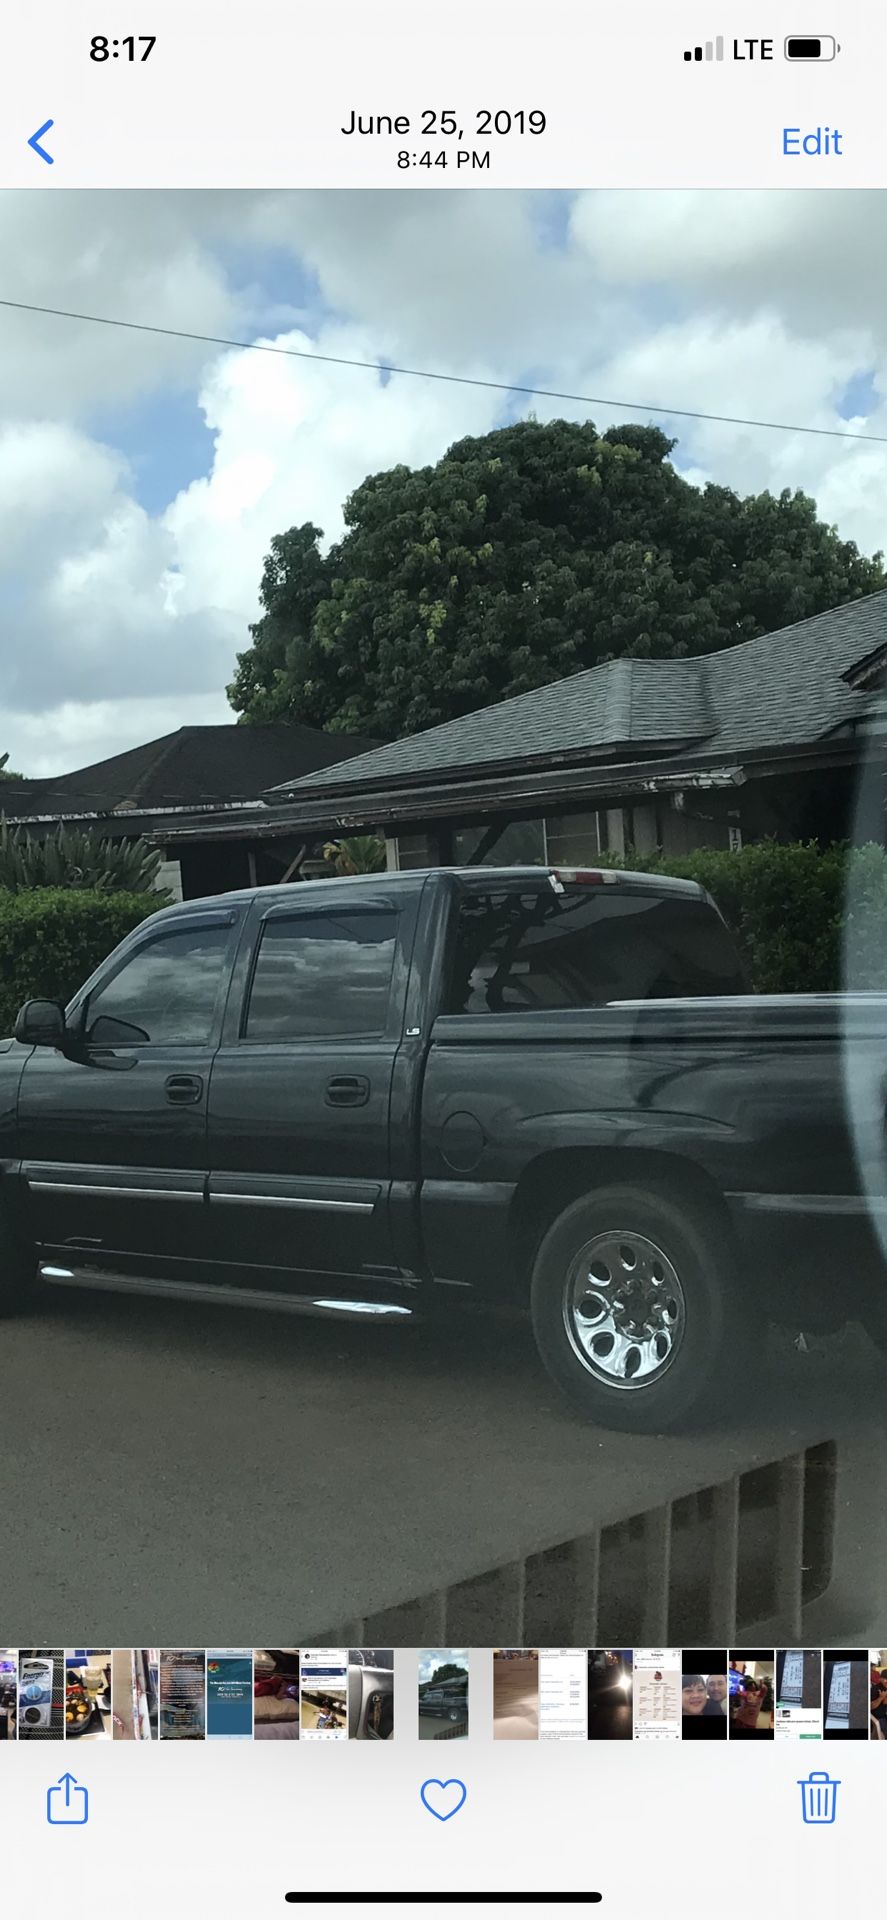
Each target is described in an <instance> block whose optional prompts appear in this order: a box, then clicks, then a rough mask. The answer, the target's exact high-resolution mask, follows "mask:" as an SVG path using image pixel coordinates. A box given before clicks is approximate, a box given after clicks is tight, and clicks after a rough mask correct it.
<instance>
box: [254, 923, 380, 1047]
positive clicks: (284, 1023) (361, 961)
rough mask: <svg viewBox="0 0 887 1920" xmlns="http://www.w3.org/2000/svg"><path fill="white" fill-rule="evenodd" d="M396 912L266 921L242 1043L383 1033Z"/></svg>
mask: <svg viewBox="0 0 887 1920" xmlns="http://www.w3.org/2000/svg"><path fill="white" fill-rule="evenodd" d="M396 934H397V915H396V914H395V913H389V912H384V911H383V912H375V911H372V910H369V909H368V910H367V912H365V913H360V912H352V913H318V914H307V913H304V914H302V913H300V914H299V915H298V916H296V917H294V918H293V919H292V920H289V919H281V920H268V921H267V922H266V924H265V927H264V929H263V932H262V943H261V946H260V948H259V954H258V959H257V961H256V971H255V976H254V979H253V986H252V992H251V994H250V1001H249V1011H248V1014H247V1022H246V1037H247V1039H248V1040H301V1039H304V1038H306V1037H310V1036H311V1035H313V1034H348V1033H355V1034H357V1033H364V1034H374V1033H383V1032H384V1030H385V1025H386V1021H387V1018H388V999H389V994H390V991H391V974H392V969H393V967H394V946H395V939H396Z"/></svg>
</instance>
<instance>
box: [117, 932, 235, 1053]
mask: <svg viewBox="0 0 887 1920" xmlns="http://www.w3.org/2000/svg"><path fill="white" fill-rule="evenodd" d="M230 937H231V935H230V929H229V928H228V927H182V928H181V929H180V930H179V931H178V932H170V933H165V934H161V935H159V936H158V938H157V939H156V940H150V941H148V942H146V944H145V945H144V946H143V947H139V948H138V949H137V951H136V952H135V953H134V954H133V955H132V957H131V958H130V959H129V960H125V961H124V963H123V965H122V967H121V968H120V969H119V971H118V972H117V973H115V974H113V975H112V977H111V979H110V980H108V981H106V982H105V983H104V984H103V985H102V986H99V987H96V989H95V992H94V993H92V994H90V997H89V1002H88V1005H87V1009H86V1036H85V1037H86V1043H87V1045H88V1046H114V1045H118V1046H127V1045H129V1046H137V1045H139V1044H145V1043H146V1042H149V1043H150V1042H153V1044H154V1045H155V1046H170V1045H195V1044H200V1043H205V1042H206V1041H207V1040H209V1039H210V1038H211V1036H212V1031H213V1025H214V1022H215V1017H216V1007H217V1005H218V1000H219V994H220V991H221V988H222V985H223V982H224V981H225V980H227V965H226V961H227V951H228V944H229V941H230Z"/></svg>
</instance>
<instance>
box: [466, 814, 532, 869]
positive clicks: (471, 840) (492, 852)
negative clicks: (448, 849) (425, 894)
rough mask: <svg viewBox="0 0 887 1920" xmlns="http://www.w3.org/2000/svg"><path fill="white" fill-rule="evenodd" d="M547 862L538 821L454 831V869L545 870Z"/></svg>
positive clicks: (489, 823)
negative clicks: (503, 868) (532, 868)
mask: <svg viewBox="0 0 887 1920" xmlns="http://www.w3.org/2000/svg"><path fill="white" fill-rule="evenodd" d="M479 854H480V858H478V855H479ZM546 861H547V855H546V852H545V827H544V825H543V822H542V821H541V820H503V821H502V822H501V825H500V822H498V821H497V820H495V819H494V820H485V821H484V822H483V823H482V825H481V826H472V827H456V828H455V829H454V831H453V865H454V866H456V867H473V866H479V867H544V866H545V865H546Z"/></svg>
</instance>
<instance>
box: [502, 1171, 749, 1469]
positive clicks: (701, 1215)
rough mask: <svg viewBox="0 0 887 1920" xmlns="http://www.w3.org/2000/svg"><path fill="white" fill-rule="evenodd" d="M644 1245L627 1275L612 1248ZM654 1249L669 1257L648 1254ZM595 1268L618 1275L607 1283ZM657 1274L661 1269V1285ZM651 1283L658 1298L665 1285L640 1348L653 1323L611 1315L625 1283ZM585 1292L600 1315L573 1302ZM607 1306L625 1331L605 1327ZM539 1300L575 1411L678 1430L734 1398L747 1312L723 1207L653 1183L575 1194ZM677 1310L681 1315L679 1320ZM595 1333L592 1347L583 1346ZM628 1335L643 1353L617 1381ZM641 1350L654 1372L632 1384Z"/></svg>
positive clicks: (542, 1275)
mask: <svg viewBox="0 0 887 1920" xmlns="http://www.w3.org/2000/svg"><path fill="white" fill-rule="evenodd" d="M633 1240H634V1242H635V1249H634V1250H635V1252H636V1253H637V1254H638V1256H639V1257H638V1258H637V1260H636V1264H635V1270H634V1273H633V1272H632V1269H631V1266H630V1265H629V1266H627V1267H625V1268H624V1270H623V1268H622V1267H621V1266H619V1264H618V1261H617V1260H613V1259H612V1251H613V1249H610V1248H609V1247H608V1243H609V1242H610V1241H612V1242H613V1247H614V1248H615V1250H616V1252H617V1253H620V1254H621V1251H624V1253H625V1255H626V1257H627V1256H629V1255H630V1254H631V1252H632V1242H633ZM595 1242H597V1243H598V1246H599V1247H600V1248H602V1249H603V1255H602V1258H596V1259H595V1260H594V1262H593V1264H591V1265H590V1269H585V1271H586V1272H588V1275H589V1277H588V1280H587V1282H586V1281H585V1280H584V1279H583V1278H582V1275H583V1268H584V1261H585V1256H586V1253H587V1252H589V1254H590V1253H592V1252H594V1249H593V1247H592V1243H595ZM621 1243H624V1244H621ZM651 1247H652V1249H653V1250H654V1253H655V1254H656V1255H658V1256H659V1258H658V1259H656V1258H654V1257H653V1255H652V1254H650V1253H649V1252H648V1251H647V1249H648V1248H651ZM611 1268H613V1269H614V1270H615V1271H611ZM592 1273H595V1274H605V1275H607V1276H608V1277H607V1278H606V1279H604V1280H603V1281H601V1280H599V1279H594V1278H592V1277H591V1276H592ZM635 1274H636V1276H637V1278H635ZM648 1274H649V1275H652V1276H653V1278H652V1281H651V1282H650V1283H649V1284H648V1282H647V1280H646V1279H645V1276H646V1275H648ZM657 1275H662V1278H658V1277H656V1276H657ZM675 1280H676V1281H677V1287H675ZM599 1285H600V1287H601V1292H600V1293H598V1292H597V1291H596V1288H597V1287H598V1286H599ZM645 1285H646V1286H648V1295H649V1286H650V1285H652V1287H653V1288H654V1289H655V1292H654V1293H653V1295H652V1298H653V1301H654V1305H653V1307H652V1308H651V1309H650V1315H651V1320H652V1324H653V1327H654V1333H653V1336H652V1339H648V1340H647V1342H646V1345H645V1344H644V1343H643V1342H642V1341H641V1340H638V1342H637V1344H636V1345H634V1346H633V1345H632V1342H633V1339H634V1330H635V1329H636V1328H637V1327H638V1326H639V1325H640V1324H641V1320H640V1319H639V1320H637V1321H635V1320H632V1319H630V1318H629V1319H628V1320H626V1319H625V1314H626V1312H628V1313H630V1312H631V1310H632V1309H631V1307H630V1306H629V1307H628V1308H627V1309H626V1308H625V1307H624V1305H619V1306H618V1308H616V1309H614V1313H613V1314H612V1315H611V1314H610V1313H609V1302H610V1301H611V1300H612V1299H613V1298H614V1292H613V1289H614V1287H615V1288H616V1289H617V1291H618V1290H620V1289H621V1288H622V1287H623V1286H625V1287H628V1288H629V1289H630V1288H632V1287H634V1286H645ZM583 1288H585V1290H586V1294H585V1298H584V1299H583V1300H582V1303H581V1304H582V1305H583V1306H585V1307H586V1308H587V1310H588V1312H589V1313H590V1314H591V1316H592V1317H591V1318H590V1319H585V1320H583V1319H581V1318H580V1319H579V1321H577V1319H576V1317H575V1315H574V1312H573V1306H574V1304H575V1300H576V1292H577V1289H578V1290H579V1291H580V1292H581V1291H582V1289H583ZM601 1304H603V1306H604V1308H605V1309H606V1310H607V1313H606V1319H610V1320H611V1321H612V1320H613V1319H614V1318H615V1315H616V1313H618V1315H619V1319H618V1324H617V1325H616V1326H615V1329H614V1332H613V1333H608V1330H607V1324H606V1319H605V1320H604V1321H602V1322H601V1323H600V1330H599V1331H598V1330H597V1322H596V1321H595V1318H594V1315H595V1313H596V1312H597V1308H598V1307H599V1306H600V1305H601ZM530 1307H531V1313H532V1321H533V1332H534V1334H535V1337H536V1345H537V1347H538V1349H539V1353H540V1355H541V1358H542V1360H543V1363H544V1365H545V1367H546V1368H547V1370H548V1372H549V1373H550V1375H551V1377H552V1379H553V1380H555V1381H556V1382H557V1385H558V1386H559V1387H560V1388H561V1390H562V1392H563V1393H565V1394H566V1395H567V1397H568V1399H569V1400H570V1401H571V1402H572V1404H573V1406H574V1407H576V1408H577V1409H578V1411H579V1412H580V1413H582V1414H584V1415H585V1417H586V1418H587V1419H589V1420H592V1421H594V1422H595V1423H596V1424H597V1425H599V1426H602V1427H611V1428H616V1429H618V1430H619V1431H620V1432H623V1433H667V1432H669V1431H671V1430H672V1429H674V1428H677V1427H681V1426H683V1425H687V1424H690V1422H691V1417H692V1418H696V1419H698V1418H699V1417H700V1416H701V1415H703V1414H705V1413H706V1412H708V1411H709V1410H711V1409H712V1408H713V1407H714V1406H715V1405H722V1404H723V1401H724V1398H725V1395H726V1393H727V1389H728V1388H729V1386H730V1383H731V1377H732V1375H733V1372H734V1366H733V1362H734V1360H735V1345H733V1343H732V1342H731V1340H730V1338H729V1336H730V1335H731V1334H733V1333H735V1331H736V1329H737V1327H738V1325H739V1308H738V1303H737V1288H736V1277H735V1268H734V1260H733V1254H732V1245H731V1240H730V1234H729V1229H728V1227H727V1224H726V1222H725V1221H724V1220H722V1219H721V1218H720V1217H719V1216H718V1214H717V1212H716V1211H715V1210H714V1209H712V1210H711V1212H710V1213H709V1211H708V1210H707V1209H706V1208H705V1207H704V1206H693V1205H692V1204H691V1205H684V1204H682V1203H681V1202H680V1201H675V1200H673V1199H670V1198H669V1196H668V1194H667V1193H666V1192H665V1190H664V1189H662V1190H660V1189H657V1188H655V1187H652V1186H645V1187H640V1186H630V1185H613V1186H611V1187H605V1188H604V1187H602V1188H601V1189H600V1190H599V1191H598V1192H594V1193H590V1194H588V1195H586V1196H585V1197H584V1198H582V1199H580V1200H574V1201H573V1203H572V1205H571V1206H569V1207H567V1208H566V1209H565V1211H564V1212H563V1213H562V1214H560V1215H559V1217H558V1219H557V1220H555V1221H554V1223H553V1225H552V1226H551V1227H549V1229H548V1232H547V1233H546V1234H545V1237H544V1239H543V1240H542V1242H541V1245H540V1247H539V1250H538V1253H537V1256H536V1261H535V1265H534V1268H533V1276H532V1283H531V1291H530ZM673 1307H677V1313H676V1314H675V1316H674V1321H673V1324H670V1320H669V1315H670V1312H671V1309H672V1308H673ZM636 1311H637V1312H638V1314H639V1316H642V1315H643V1313H644V1312H645V1311H646V1309H645V1308H644V1307H643V1306H642V1305H638V1307H637V1309H636ZM657 1316H658V1317H657ZM660 1328H661V1331H660V1330H659V1329H660ZM583 1340H584V1341H585V1342H587V1343H589V1344H588V1345H586V1346H583ZM617 1340H618V1341H619V1342H621V1343H622V1345H621V1352H622V1353H625V1352H626V1351H627V1350H628V1349H630V1350H631V1351H630V1352H629V1357H628V1359H627V1360H626V1361H625V1362H624V1365H625V1367H626V1369H627V1371H628V1374H629V1377H628V1378H627V1379H626V1380H625V1383H624V1384H618V1383H617V1382H616V1380H615V1379H614V1378H613V1377H612V1373H611V1375H610V1377H608V1365H609V1366H610V1368H612V1370H613V1372H616V1371H618V1367H617V1365H616V1360H617V1359H618V1355H619V1352H620V1348H618V1347H617ZM596 1349H597V1350H598V1351H596ZM611 1356H612V1357H611ZM636 1356H641V1357H640V1359H639V1360H638V1362H637V1364H638V1366H641V1365H644V1364H646V1365H647V1366H648V1367H649V1368H650V1378H649V1379H648V1380H644V1379H638V1380H636V1381H635V1382H634V1384H632V1375H631V1367H632V1364H633V1359H634V1358H635V1357H636Z"/></svg>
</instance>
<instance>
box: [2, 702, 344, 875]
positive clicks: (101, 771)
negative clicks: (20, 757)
mask: <svg viewBox="0 0 887 1920" xmlns="http://www.w3.org/2000/svg"><path fill="white" fill-rule="evenodd" d="M373 744H374V743H373V742H372V741H369V740H365V739H360V738H358V737H357V736H355V735H349V734H336V733H321V732H320V731H319V730H317V729H316V728H313V727H299V726H289V725H286V724H282V723H281V724H280V725H276V726H265V727H245V726H236V725H234V724H233V723H232V725H231V726H217V727H212V726H210V727H179V728H178V729H177V731H176V732H175V733H168V734H165V735H164V736H163V738H162V739H160V740H151V741H149V742H148V744H147V745H146V746H143V747H132V748H131V749H130V750H129V752H127V753H117V754H114V755H112V757H111V758H110V759H109V760H99V761H97V762H96V763H95V764H94V765H93V766H89V767H81V768H80V769H79V770H78V771H77V772H76V773H67V774H62V775H61V776H60V777H58V778H53V779H46V780H28V781H18V780H16V781H12V780H10V781H4V782H3V783H2V785H0V812H2V814H3V815H4V816H5V818H6V819H7V820H8V821H9V823H10V825H16V826H22V827H24V828H25V829H26V831H27V832H28V833H33V834H35V835H38V836H42V835H44V834H47V833H51V832H52V831H53V830H54V828H56V827H57V826H59V825H60V823H62V822H65V823H66V824H69V825H73V826H77V827H79V828H83V829H94V830H95V831H96V832H97V833H99V834H101V836H102V837H103V838H105V839H138V838H140V837H141V836H142V835H144V836H145V837H147V838H150V839H153V840H155V841H158V840H159V841H161V842H162V841H164V837H165V834H166V831H167V829H168V827H169V826H170V824H171V823H173V822H175V821H176V820H178V819H180V818H182V817H187V819H188V822H189V826H190V827H191V828H192V832H191V834H190V835H189V838H188V843H187V846H186V847H184V848H182V850H181V851H180V850H179V849H178V848H173V849H170V851H169V853H168V855H167V858H166V860H165V863H164V866H163V868H162V869H161V872H160V874H159V876H158V886H161V887H164V888H166V889H168V890H169V891H170V892H171V893H172V894H173V895H174V897H175V898H177V899H182V898H184V899H193V898H194V897H196V896H198V895H200V894H203V893H213V892H216V891H218V890H220V889H221V888H223V887H227V886H249V885H255V883H256V882H257V881H258V882H259V883H260V884H261V883H270V882H272V881H275V880H280V879H282V878H286V868H287V867H288V865H289V864H290V861H291V859H292V853H291V852H288V851H287V843H286V840H285V838H281V839H279V840H278V839H273V838H271V839H269V840H268V841H265V840H262V839H259V840H256V841H253V840H252V839H250V837H249V836H247V837H246V838H245V839H244V840H243V841H242V842H238V843H237V847H236V848H231V847H229V846H221V847H220V846H219V845H218V844H217V843H216V842H214V841H212V840H210V841H209V842H208V843H207V842H206V840H205V838H204V834H203V831H202V830H203V829H205V828H208V827H209V825H210V824H211V822H212V821H213V820H215V819H217V818H219V817H220V816H221V817H223V818H224V819H226V820H230V819H231V818H232V817H233V818H234V819H237V820H239V819H241V818H247V817H250V816H251V815H253V814H255V815H257V816H258V817H259V818H262V817H263V816H264V815H266V814H267V812H268V806H267V803H266V802H265V801H264V800H263V799H262V794H263V792H264V790H265V789H266V788H267V787H269V786H273V785H274V783H275V782H276V781H278V780H281V779H283V778H284V777H286V778H288V779H292V778H293V776H294V773H296V774H297V775H300V774H306V773H311V772H314V771H316V770H317V769H318V768H320V767H323V766H325V765H327V764H328V763H330V762H332V761H336V760H340V761H341V760H347V759H349V758H352V757H353V756H354V755H356V754H360V753H364V752H365V751H366V750H367V749H368V748H369V747H371V746H372V745H373Z"/></svg>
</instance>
